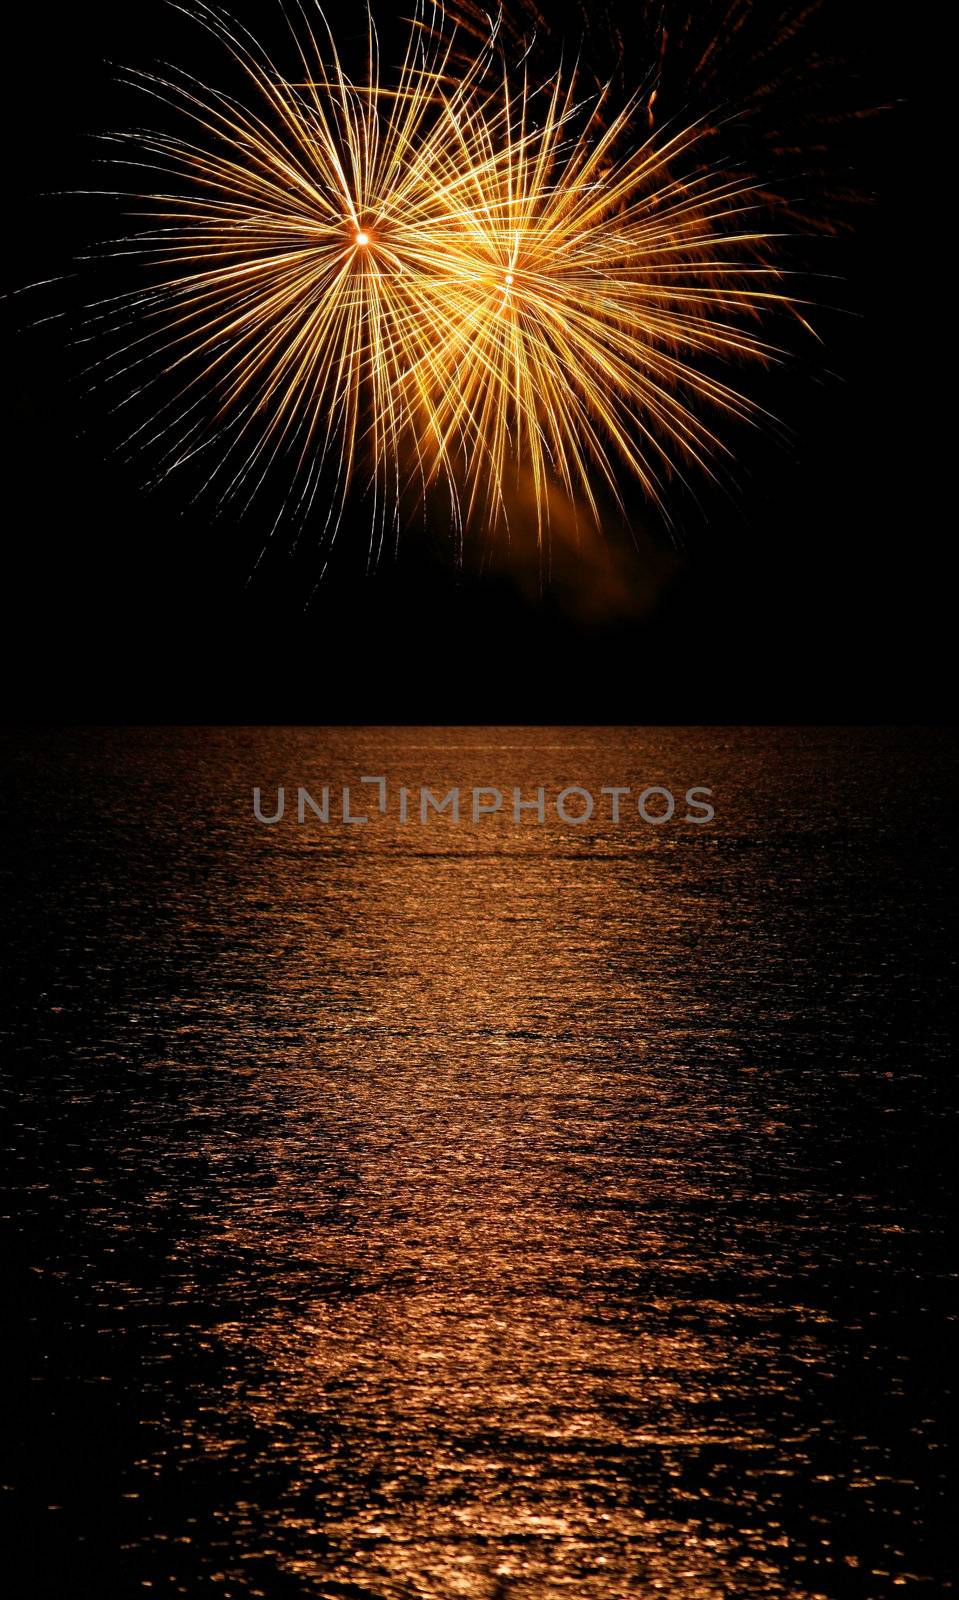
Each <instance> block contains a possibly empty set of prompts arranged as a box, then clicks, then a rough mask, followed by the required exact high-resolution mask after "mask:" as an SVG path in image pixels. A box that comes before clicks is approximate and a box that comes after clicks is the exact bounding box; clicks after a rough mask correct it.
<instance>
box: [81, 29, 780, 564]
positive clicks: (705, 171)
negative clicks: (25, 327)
mask: <svg viewBox="0 0 959 1600" xmlns="http://www.w3.org/2000/svg"><path fill="white" fill-rule="evenodd" d="M195 15H196V16H197V18H198V19H199V20H200V21H201V22H202V23H203V25H204V26H205V27H206V28H207V29H208V30H209V31H210V32H211V33H212V34H213V35H214V36H215V37H216V39H217V40H218V41H219V42H220V44H221V45H222V46H223V47H224V49H225V50H226V52H227V53H228V54H229V56H230V57H231V58H232V62H233V67H234V69H238V71H239V73H240V76H241V84H242V88H241V90H240V91H239V92H233V93H230V94H228V93H227V92H226V91H225V90H217V89H214V88H212V87H209V86H206V85H203V84H201V83H199V82H197V81H196V80H194V79H193V78H192V77H190V76H188V75H184V74H178V73H174V72H172V71H171V72H170V73H169V74H168V75H166V76H160V75H157V74H153V75H143V74H140V75H137V78H136V81H137V83H138V85H139V87H140V88H141V89H143V90H144V91H145V92H146V93H147V94H149V95H150V96H151V97H153V98H154V100H156V101H158V102H160V103H162V104H163V105H164V106H165V107H167V108H170V107H173V108H174V109H175V110H176V111H177V113H178V115H179V117H180V119H181V126H180V127H179V128H178V131H176V132H175V133H171V132H153V133H148V134H138V135H136V145H137V150H136V152H135V156H134V159H135V161H136V162H137V164H138V165H139V166H140V167H141V168H144V169H149V170H151V172H152V173H153V175H154V177H153V187H148V188H145V190H144V191H143V192H140V193H138V195H137V196H136V205H137V210H138V212H139V214H140V218H141V226H140V227H139V229H138V231H137V233H136V235H135V236H134V237H133V238H131V239H130V240H127V241H125V242H124V244H123V246H122V253H123V256H124V260H125V261H129V258H131V257H132V258H133V260H134V261H135V262H136V263H137V265H138V267H139V269H140V270H141V271H142V272H144V273H145V281H142V282H140V283H139V284H138V285H137V286H136V287H135V288H134V289H132V290H130V291H128V292H125V293H123V294H122V295H120V296H118V297H115V298H113V299H111V300H110V301H109V302H107V303H105V304H102V305H100V306H98V307H96V308H95V311H94V318H95V326H96V329H97V331H98V333H99V332H102V331H111V332H115V331H116V330H117V329H120V330H122V334H123V336H122V338H121V339H120V341H119V344H118V347H117V348H116V349H114V350H113V351H112V352H111V354H110V355H109V356H106V357H103V358H102V361H101V363H99V365H98V370H99V371H100V372H101V375H103V376H105V378H106V379H107V381H109V382H110V383H113V384H116V383H119V382H121V381H122V383H123V385H124V388H125V390H126V391H129V392H130V393H131V394H132V395H135V396H137V397H138V398H139V397H141V396H142V395H143V394H144V393H146V394H147V395H149V394H151V393H152V394H155V395H156V397H157V398H156V403H155V404H154V405H153V406H152V407H151V409H150V411H149V415H148V416H147V417H146V418H144V419H143V420H141V421H140V422H139V423H138V425H137V427H136V428H135V429H133V430H131V432H130V435H129V438H130V442H131V444H133V445H136V446H138V447H139V446H143V445H146V444H150V445H151V446H153V447H155V448H156V449H158V450H159V452H160V470H161V471H163V472H166V471H169V470H171V469H172V468H173V467H175V466H177V465H182V464H184V463H185V462H187V461H191V460H194V459H196V458H202V459H205V460H209V461H210V465H209V467H208V468H207V469H206V470H205V472H204V484H205V486H206V487H208V488H209V489H211V490H212V491H214V492H215V493H216V495H217V498H218V500H219V501H220V503H221V504H228V503H231V502H234V501H236V500H238V499H239V500H240V501H241V502H242V503H247V502H248V501H249V500H250V499H251V498H252V497H253V495H255V493H256V491H257V489H258V488H259V487H260V486H261V485H262V484H263V483H264V482H265V481H266V480H268V479H270V478H273V477H275V476H276V475H277V474H279V475H281V476H282V478H283V481H284V482H285V483H286V484H287V486H288V487H287V490H286V492H285V493H284V496H283V503H282V509H281V512H280V518H279V521H280V522H284V521H285V522H287V523H289V524H290V525H291V526H295V527H300V526H302V525H304V524H305V525H308V526H310V527H311V528H312V529H313V530H314V533H315V537H316V538H317V540H318V542H320V543H323V542H324V541H328V540H330V539H332V537H333V536H334V534H335V531H336V528H337V527H338V525H339V522H340V520H341V517H342V512H343V509H344V506H345V505H346V503H347V496H348V495H349V493H350V492H351V488H352V489H353V490H355V491H357V492H360V493H364V492H365V493H366V494H367V495H368V497H369V498H370V500H371V503H372V508H373V509H372V519H371V526H372V528H373V530H374V531H373V541H372V546H371V548H372V550H373V552H374V554H375V553H376V552H377V551H378V549H379V548H380V547H381V546H382V543H383V540H384V537H385V535H386V532H387V530H388V529H390V528H393V529H398V528H399V526H400V524H401V521H402V518H403V508H404V507H408V505H409V503H410V499H411V497H416V498H419V499H420V500H422V499H425V498H426V497H428V496H429V495H430V494H432V493H433V492H434V491H435V490H436V489H437V487H438V486H440V485H442V486H444V488H445V490H446V493H447V494H448V499H449V505H450V508H451V516H452V521H453V525H454V527H455V528H456V529H457V530H458V531H460V532H461V531H462V529H463V527H464V526H467V525H473V524H474V523H479V524H480V525H482V526H483V527H485V528H487V529H490V528H495V527H496V526H498V525H500V524H501V523H502V522H503V521H504V519H505V516H506V507H507V504H508V502H509V498H510V484H511V482H514V481H515V480H516V478H517V476H518V475H519V474H523V475H524V477H526V478H528V479H530V480H531V482H532V484H533V498H534V501H535V516H536V523H537V531H538V535H539V537H540V539H544V538H545V536H546V533H547V530H548V521H549V503H550V494H551V492H556V491H559V492H561V493H563V494H564V495H565V496H566V497H567V498H568V499H569V500H571V501H572V502H573V503H574V504H577V505H580V504H581V505H583V506H585V507H586V508H587V509H588V512H589V513H590V514H591V515H592V516H594V517H595V518H596V519H597V520H598V519H599V517H600V515H601V499H602V498H605V497H611V498H612V499H613V500H618V499H619V496H620V484H621V479H622V477H623V474H624V472H625V473H629V474H632V475H634V476H635V477H637V478H638V479H639V480H640V482H641V484H642V485H643V487H644V489H645V490H646V492H647V493H648V494H649V496H650V497H652V498H653V499H654V500H656V501H657V502H658V503H660V504H664V503H665V493H666V485H667V483H668V481H669V478H670V476H671V475H672V474H674V473H676V472H685V471H686V470H687V468H688V467H689V466H691V465H692V466H695V467H696V469H697V470H705V471H707V472H710V471H713V470H714V463H715V461H716V459H717V458H718V457H721V456H722V455H723V454H724V453H728V451H729V445H728V444H727V443H726V442H725V439H724V426H725V424H726V423H727V422H728V421H729V420H730V419H738V420H740V421H743V420H751V419H754V418H755V417H756V415H757V408H756V407H755V406H754V404H753V403H752V402H751V401H750V399H749V398H748V395H747V394H746V393H745V392H744V391H743V390H742V388H741V387H740V385H739V384H738V383H737V382H734V381H733V378H732V377H731V376H730V372H729V370H728V369H729V368H730V366H731V364H739V363H742V362H744V361H750V360H751V361H756V360H759V361H769V360H773V359H776V356H777V351H776V349H775V347H774V345H773V343H772V342H771V341H770V340H769V339H768V338H767V336H766V335H765V333H764V331H763V330H764V324H765V322H766V321H767V319H768V316H769V314H770V313H771V312H773V311H774V310H775V309H776V308H786V307H788V306H789V305H790V304H791V302H790V299H789V296H788V295H787V294H786V293H785V292H784V290H783V287H782V284H781V281H780V279H779V275H778V273H777V271H776V268H775V265H774V263H773V261H772V259H771V253H770V252H771V247H772V240H771V239H770V237H769V236H768V235H767V234H766V233H765V232H764V231H763V229H762V228H761V227H759V226H757V224H756V220H755V219H756V209H757V205H758V200H757V196H756V193H755V191H754V190H753V188H752V187H751V186H750V185H749V184H748V183H746V182H744V181H743V180H741V179H739V178H735V177H730V176H729V175H727V174H724V173H723V172H722V171H721V170H716V169H715V168H714V167H713V166H712V165H711V164H709V163H708V162H705V161H704V160H703V159H702V158H701V156H700V153H699V146H700V144H701V141H702V138H703V129H702V127H701V126H696V125H694V126H692V127H673V128H672V129H666V130H664V131H663V132H659V131H656V132H654V133H652V134H650V132H649V128H648V122H647V119H646V117H645V115H644V107H643V104H642V103H641V101H640V99H639V98H638V97H637V98H636V99H634V100H631V101H628V102H627V103H626V104H625V105H624V106H622V107H621V108H620V109H619V111H618V112H612V111H611V109H610V106H609V97H608V96H607V95H604V94H602V93H600V94H598V95H596V94H593V95H591V96H585V97H583V96H581V94H580V90H579V86H578V81H577V77H576V74H575V73H564V72H563V71H561V70H560V71H555V72H553V73H552V74H551V75H550V76H549V77H548V78H546V79H545V80H543V79H540V80H536V81H532V80H531V79H530V77H529V68H528V67H526V66H523V65H522V64H521V65H520V66H519V68H516V69H514V70H513V71H512V72H511V71H510V70H508V69H507V68H506V67H505V66H504V63H503V61H502V60H501V59H500V57H499V54H498V52H497V38H496V28H495V27H493V28H492V29H491V31H490V33H489V34H488V36H487V37H486V38H485V40H480V39H474V38H472V37H471V36H470V35H464V34H463V32H462V30H459V31H458V30H457V29H456V28H455V27H454V26H452V25H451V24H449V23H448V21H447V19H446V17H445V16H444V14H443V13H442V12H441V11H440V10H439V9H438V8H436V7H432V6H429V5H423V6H421V7H420V9H419V11H418V13H417V16H416V18H415V19H414V22H413V24H412V26H411V29H410V34H409V39H408V43H407V47H406V51H405V55H404V56H403V59H402V62H401V65H400V67H399V69H398V71H396V72H395V73H394V74H391V75H389V74H386V73H384V70H383V68H382V65H381V61H380V50H379V45H378V40H377V34H376V29H375V26H374V24H373V21H372V19H370V23H369V39H368V47H367V50H366V60H365V63H364V67H365V71H364V73H363V74H361V75H357V74H350V73H349V72H348V71H347V70H346V67H345V65H344V63H343V60H342V57H341V54H340V52H339V50H338V49H337V45H336V42H335V40H334V37H333V34H332V32H331V30H330V28H329V26H328V25H327V23H326V22H325V20H324V18H323V15H322V13H320V12H318V11H317V12H316V13H315V14H314V13H307V12H306V11H300V10H298V11H297V14H296V17H295V27H292V28H291V32H292V36H293V38H294V39H295V41H296V49H297V56H298V66H297V71H296V73H295V74H287V75H284V74H281V73H280V71H279V70H278V68H277V67H276V66H275V65H274V64H273V62H272V61H271V59H270V58H269V56H268V55H267V53H266V52H265V51H264V50H263V49H262V48H261V47H260V46H259V45H258V44H257V43H256V41H255V40H254V39H253V38H252V37H251V36H250V35H249V34H248V33H246V32H245V31H244V30H242V29H241V28H240V27H239V26H238V25H237V24H234V23H230V22H228V21H227V20H225V19H224V18H222V17H220V16H219V15H218V14H216V13H214V12H213V11H211V10H209V9H208V8H206V7H205V6H204V5H202V4H199V5H197V6H196V8H195ZM467 46H468V48H469V51H470V54H469V57H468V59H467V60H466V61H465V62H464V49H465V48H467ZM637 129H639V130H641V131H640V132H639V134H637ZM123 403H124V404H125V403H126V401H125V400H124V402H123Z"/></svg>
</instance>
